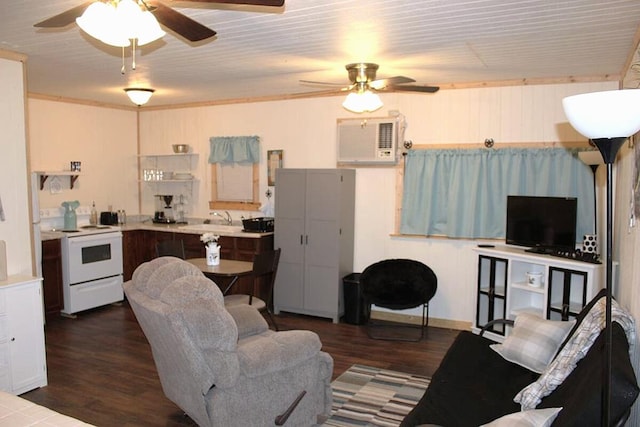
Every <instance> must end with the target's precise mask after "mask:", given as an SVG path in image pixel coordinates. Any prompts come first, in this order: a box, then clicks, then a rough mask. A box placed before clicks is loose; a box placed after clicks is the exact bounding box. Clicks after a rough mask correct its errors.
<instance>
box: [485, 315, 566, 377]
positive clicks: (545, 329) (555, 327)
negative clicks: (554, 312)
mask: <svg viewBox="0 0 640 427" xmlns="http://www.w3.org/2000/svg"><path fill="white" fill-rule="evenodd" d="M574 322H575V321H570V322H563V321H554V320H546V319H542V318H540V317H538V316H536V315H534V314H530V313H523V314H520V315H518V317H516V321H515V324H514V325H513V330H512V331H511V333H510V334H509V336H508V337H507V339H505V340H504V342H503V343H502V344H493V345H491V346H490V347H491V348H492V349H493V350H495V351H496V352H497V353H498V354H500V355H501V356H502V357H504V358H505V359H506V360H508V361H510V362H513V363H516V364H518V365H520V366H524V367H525V368H527V369H529V370H530V371H533V372H536V373H538V374H539V373H541V372H542V371H544V369H545V368H546V367H547V365H548V364H549V363H551V361H552V360H553V357H554V356H555V355H556V352H557V351H558V348H559V347H560V344H561V343H562V341H563V340H564V339H565V337H566V336H567V334H568V333H569V331H570V330H571V328H572V327H573V324H574Z"/></svg>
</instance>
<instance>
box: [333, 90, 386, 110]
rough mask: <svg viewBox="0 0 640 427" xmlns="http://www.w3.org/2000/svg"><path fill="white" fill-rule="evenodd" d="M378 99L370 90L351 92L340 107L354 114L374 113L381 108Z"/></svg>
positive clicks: (380, 101)
mask: <svg viewBox="0 0 640 427" xmlns="http://www.w3.org/2000/svg"><path fill="white" fill-rule="evenodd" d="M382 105H383V104H382V100H381V99H380V97H379V96H378V95H377V94H375V93H373V92H371V91H370V90H363V91H357V92H351V93H350V94H349V95H347V98H346V99H345V100H344V102H343V103H342V106H343V107H344V108H346V109H347V110H349V111H353V112H354V113H364V112H371V111H376V110H378V109H379V108H382Z"/></svg>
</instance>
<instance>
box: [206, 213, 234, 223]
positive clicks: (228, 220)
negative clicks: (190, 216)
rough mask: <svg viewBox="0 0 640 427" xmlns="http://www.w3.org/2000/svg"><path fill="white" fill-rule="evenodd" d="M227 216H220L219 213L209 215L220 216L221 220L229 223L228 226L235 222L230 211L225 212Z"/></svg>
mask: <svg viewBox="0 0 640 427" xmlns="http://www.w3.org/2000/svg"><path fill="white" fill-rule="evenodd" d="M224 213H225V215H226V217H225V216H223V215H221V214H219V213H218V212H210V213H209V215H213V216H219V217H220V218H222V219H224V220H225V221H226V222H227V225H231V223H232V222H233V221H232V219H231V214H230V213H229V211H224Z"/></svg>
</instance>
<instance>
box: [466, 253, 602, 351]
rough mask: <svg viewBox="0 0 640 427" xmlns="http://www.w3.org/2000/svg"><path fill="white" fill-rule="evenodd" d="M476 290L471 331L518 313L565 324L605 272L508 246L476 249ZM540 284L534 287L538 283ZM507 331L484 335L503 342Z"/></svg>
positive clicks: (590, 295) (499, 329) (590, 265)
mask: <svg viewBox="0 0 640 427" xmlns="http://www.w3.org/2000/svg"><path fill="white" fill-rule="evenodd" d="M476 252H477V253H478V271H477V273H478V274H477V277H478V287H477V292H476V296H477V297H476V316H475V321H474V329H475V330H478V329H480V328H481V327H482V326H484V325H485V324H486V323H487V322H489V321H491V320H495V319H501V318H507V319H515V318H516V316H517V315H518V314H520V313H523V312H528V313H533V314H535V315H537V316H540V317H542V318H545V319H552V320H570V319H572V318H574V317H575V316H577V314H578V313H579V312H580V310H581V309H582V307H584V306H585V305H586V303H587V302H589V301H590V300H591V299H592V298H593V297H594V296H595V294H596V293H597V292H598V291H599V290H600V289H601V288H602V287H603V286H604V266H603V265H602V264H593V263H588V262H582V261H577V260H573V259H567V258H560V257H554V256H551V255H538V254H532V253H528V252H525V251H524V249H520V248H514V247H510V246H503V247H496V248H476ZM538 281H539V283H537V282H538ZM508 333H509V329H506V330H505V329H504V328H503V327H501V326H495V327H494V328H492V329H490V330H489V335H490V336H491V338H494V339H498V340H499V339H502V338H503V337H504V335H506V334H508Z"/></svg>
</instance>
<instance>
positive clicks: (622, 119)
mask: <svg viewBox="0 0 640 427" xmlns="http://www.w3.org/2000/svg"><path fill="white" fill-rule="evenodd" d="M562 106H563V108H564V113H565V115H566V116H567V119H569V123H571V126H573V127H574V128H575V130H577V131H578V132H580V134H582V135H584V136H586V137H587V138H589V139H599V138H616V137H624V138H626V137H628V136H631V135H633V134H635V133H636V132H638V130H640V90H637V89H626V90H611V91H604V92H592V93H584V94H581V95H573V96H568V97H566V98H564V99H563V100H562Z"/></svg>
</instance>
